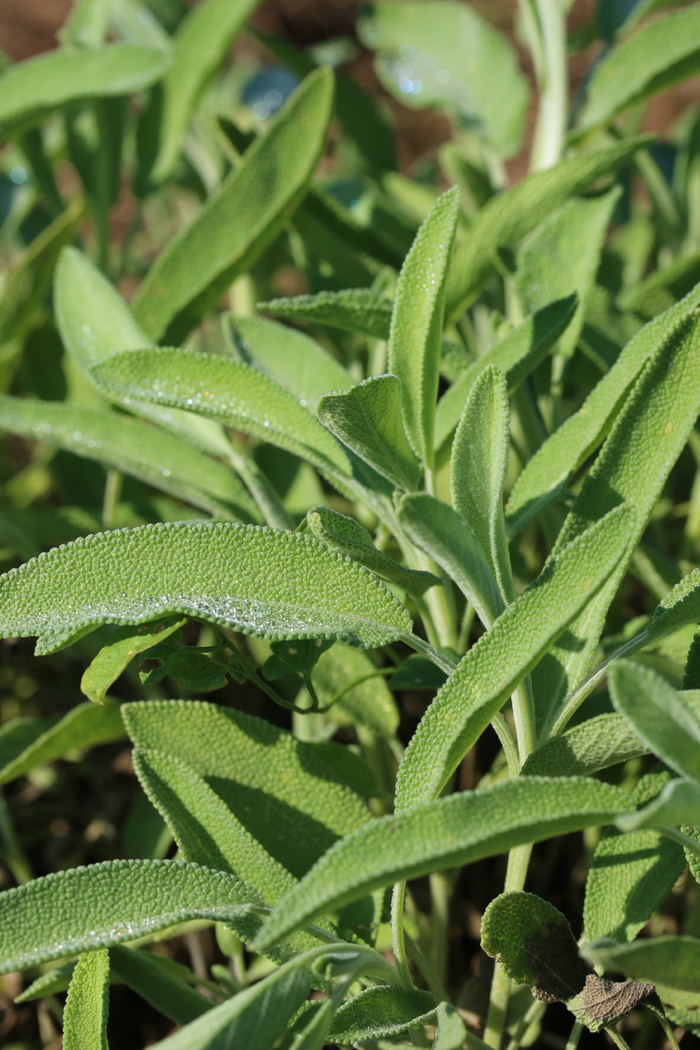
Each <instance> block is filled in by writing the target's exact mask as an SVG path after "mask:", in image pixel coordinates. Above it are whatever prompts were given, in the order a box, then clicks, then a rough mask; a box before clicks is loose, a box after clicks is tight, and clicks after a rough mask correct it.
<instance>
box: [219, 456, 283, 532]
mask: <svg viewBox="0 0 700 1050" xmlns="http://www.w3.org/2000/svg"><path fill="white" fill-rule="evenodd" d="M228 458H229V460H230V463H231V466H232V467H233V469H234V470H235V471H236V473H237V474H239V475H240V477H241V480H242V481H243V484H244V485H245V487H246V488H247V489H248V492H250V494H251V496H252V497H253V499H254V500H255V502H256V504H257V505H258V507H259V509H260V513H261V514H262V516H263V520H264V521H265V524H266V525H269V526H270V528H271V529H291V528H292V527H293V525H292V520H291V518H290V517H289V515H288V514H287V512H286V510H285V509H284V507H283V506H282V502H281V500H280V498H279V496H278V495H277V493H276V492H275V491H274V489H273V488H272V485H271V484H270V482H269V481H268V480H267V478H266V477H265V476H264V474H262V473H261V472H260V471H259V470H258V467H257V465H256V463H255V462H254V461H253V460H252V459H250V458H249V457H248V456H243V455H241V453H240V452H237V451H236V450H235V449H234V448H231V449H229V452H228Z"/></svg>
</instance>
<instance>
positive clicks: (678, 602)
mask: <svg viewBox="0 0 700 1050" xmlns="http://www.w3.org/2000/svg"><path fill="white" fill-rule="evenodd" d="M698 621H700V569H693V571H692V572H689V573H688V575H687V576H684V577H683V579H682V580H679V581H678V583H677V584H676V586H675V587H674V588H673V589H672V590H671V591H669V592H668V594H667V595H666V597H665V598H662V600H661V601H660V602H659V604H658V605H657V607H656V609H654V616H653V618H652V621H651V623H650V624H649V626H648V627H647V629H646V635H647V639H648V641H650V642H651V641H656V640H657V639H659V638H663V637H664V635H667V634H671V633H672V632H673V631H677V630H678V629H679V627H685V625H686V624H689V623H697V622H698Z"/></svg>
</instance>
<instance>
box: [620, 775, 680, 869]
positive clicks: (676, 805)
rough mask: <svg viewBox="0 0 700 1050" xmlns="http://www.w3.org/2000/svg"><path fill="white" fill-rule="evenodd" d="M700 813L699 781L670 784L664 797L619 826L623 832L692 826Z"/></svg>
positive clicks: (665, 789) (630, 815) (622, 819)
mask: <svg viewBox="0 0 700 1050" xmlns="http://www.w3.org/2000/svg"><path fill="white" fill-rule="evenodd" d="M698 813H700V784H698V782H697V780H671V781H669V783H668V784H667V785H666V787H665V788H664V789H663V790H662V791H661V793H660V794H659V795H658V796H657V797H656V798H655V799H653V800H652V801H651V802H649V803H648V804H647V805H646V806H644V807H643V808H642V809H639V810H637V812H636V813H628V814H626V815H625V817H621V818H620V821H619V823H618V825H617V826H618V827H619V828H620V829H621V830H622V831H637V830H638V829H639V828H652V829H653V828H665V827H667V826H669V825H671V826H673V825H675V826H678V825H681V824H691V822H692V821H694V820H697V816H698ZM616 823H617V822H616ZM699 848H700V847H699ZM693 852H696V851H695V850H694V851H693Z"/></svg>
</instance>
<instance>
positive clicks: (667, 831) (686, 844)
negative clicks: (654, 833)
mask: <svg viewBox="0 0 700 1050" xmlns="http://www.w3.org/2000/svg"><path fill="white" fill-rule="evenodd" d="M659 831H660V832H661V834H662V835H665V836H666V838H667V839H673V841H674V842H677V843H678V845H679V846H682V847H683V849H686V850H690V852H691V853H696V854H697V855H698V856H699V857H700V842H698V840H697V839H694V838H693V836H692V835H686V834H685V832H683V831H679V830H678V828H674V827H671V826H670V825H668V824H666V825H664V827H662V828H659Z"/></svg>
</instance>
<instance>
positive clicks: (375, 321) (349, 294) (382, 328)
mask: <svg viewBox="0 0 700 1050" xmlns="http://www.w3.org/2000/svg"><path fill="white" fill-rule="evenodd" d="M258 309H260V310H264V311H265V312H266V313H269V314H274V315H275V316H276V317H282V318H285V319H288V320H290V321H311V322H312V323H313V324H321V325H328V326H329V327H331V328H341V329H342V330H343V331H345V332H356V333H358V334H359V335H367V336H370V337H371V338H375V339H388V338H389V331H390V328H391V311H392V304H391V300H389V299H387V298H386V297H385V296H383V295H380V294H379V293H378V292H373V291H372V289H371V288H345V289H343V291H341V292H325V291H324V292H317V293H316V295H296V296H294V298H293V299H286V298H280V299H270V300H269V301H268V302H265V303H258Z"/></svg>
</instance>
